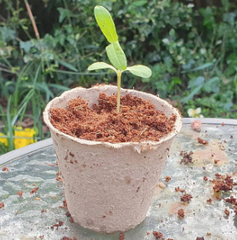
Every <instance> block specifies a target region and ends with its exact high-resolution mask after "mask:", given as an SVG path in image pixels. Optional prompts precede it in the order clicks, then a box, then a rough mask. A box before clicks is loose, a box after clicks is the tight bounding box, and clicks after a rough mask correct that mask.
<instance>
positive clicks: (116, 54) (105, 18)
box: [88, 6, 152, 113]
mask: <svg viewBox="0 0 237 240" xmlns="http://www.w3.org/2000/svg"><path fill="white" fill-rule="evenodd" d="M94 14H95V19H96V21H97V23H98V25H99V27H100V29H101V31H102V33H103V34H104V36H105V37H106V39H107V40H108V42H109V43H110V44H109V45H108V46H107V47H106V53H107V56H108V58H109V60H110V62H111V63H112V65H110V64H107V63H104V62H96V63H93V64H91V65H90V66H89V67H88V71H92V70H97V69H105V68H110V69H113V70H114V71H115V72H116V74H117V87H118V90H117V113H119V112H120V98H121V76H122V73H123V72H124V71H129V72H130V73H132V74H133V75H136V76H139V77H142V78H149V77H150V76H151V75H152V72H151V69H150V68H149V67H146V66H144V65H134V66H131V67H127V58H126V56H125V54H124V51H123V49H122V48H121V46H120V44H119V41H118V35H117V32H116V28H115V24H114V21H113V19H112V17H111V15H110V13H109V11H108V10H107V9H106V8H104V7H102V6H96V7H95V9H94Z"/></svg>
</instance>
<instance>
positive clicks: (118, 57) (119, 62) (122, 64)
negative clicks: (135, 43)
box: [106, 42, 127, 70]
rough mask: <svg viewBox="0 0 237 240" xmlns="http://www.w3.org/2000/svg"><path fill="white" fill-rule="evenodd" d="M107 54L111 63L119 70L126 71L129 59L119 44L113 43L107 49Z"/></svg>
mask: <svg viewBox="0 0 237 240" xmlns="http://www.w3.org/2000/svg"><path fill="white" fill-rule="evenodd" d="M106 53H107V55H108V58H109V60H110V62H111V63H112V64H113V66H114V67H116V68H117V69H119V70H126V67H127V58H126V56H125V54H124V51H123V49H122V48H121V46H120V44H119V42H115V43H111V44H110V45H108V46H107V47H106Z"/></svg>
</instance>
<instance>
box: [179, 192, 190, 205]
mask: <svg viewBox="0 0 237 240" xmlns="http://www.w3.org/2000/svg"><path fill="white" fill-rule="evenodd" d="M192 198H193V197H192V195H191V194H187V193H185V194H184V195H183V196H181V197H180V200H181V201H182V202H186V203H189V202H190V201H191V199H192Z"/></svg>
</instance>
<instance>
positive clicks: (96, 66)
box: [87, 62, 117, 72]
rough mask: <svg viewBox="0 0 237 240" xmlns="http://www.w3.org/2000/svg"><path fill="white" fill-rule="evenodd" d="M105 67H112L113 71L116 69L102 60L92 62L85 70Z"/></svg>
mask: <svg viewBox="0 0 237 240" xmlns="http://www.w3.org/2000/svg"><path fill="white" fill-rule="evenodd" d="M105 68H110V69H113V70H114V71H115V72H116V71H117V70H116V68H115V67H113V66H112V65H110V64H108V63H104V62H96V63H92V64H91V65H90V66H89V67H88V68H87V70H88V71H92V70H97V69H105Z"/></svg>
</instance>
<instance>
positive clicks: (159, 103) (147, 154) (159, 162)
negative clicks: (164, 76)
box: [44, 85, 182, 233]
mask: <svg viewBox="0 0 237 240" xmlns="http://www.w3.org/2000/svg"><path fill="white" fill-rule="evenodd" d="M100 92H105V93H106V94H107V95H111V94H113V93H116V92H117V87H115V86H108V85H103V86H96V87H93V88H90V89H85V88H75V89H73V90H70V91H67V92H65V93H63V94H62V95H61V96H60V97H58V98H55V99H53V100H52V101H51V102H50V103H49V104H48V105H47V107H46V109H45V111H44V121H45V123H46V124H47V126H48V127H49V129H50V131H51V136H52V139H53V141H54V146H55V152H56V155H57V158H58V163H59V170H60V172H61V174H62V177H63V184H64V190H65V196H66V200H67V205H68V209H69V212H70V213H71V215H72V217H73V219H74V221H75V222H77V223H79V224H80V225H82V226H83V227H86V228H90V229H92V230H95V231H99V232H107V233H110V232H115V231H126V230H128V229H130V228H134V227H135V226H137V225H138V224H139V223H141V222H142V221H143V220H144V219H145V217H146V213H147V211H148V208H149V205H150V202H151V199H152V195H153V191H154V188H155V186H156V183H157V181H158V179H159V176H160V173H161V171H162V168H163V166H164V163H165V160H166V159H167V155H168V151H169V148H170V145H171V142H172V140H173V138H174V136H175V135H176V134H177V133H178V132H179V131H180V129H181V126H182V120H181V117H180V114H179V112H178V111H177V109H175V108H173V107H172V106H171V105H170V104H168V103H167V102H165V101H164V100H162V99H160V98H158V97H156V96H154V95H152V94H147V93H143V92H139V91H135V90H125V89H121V94H122V95H125V94H127V93H129V94H131V95H133V96H138V97H142V98H144V99H147V100H150V101H151V102H152V103H153V104H154V105H155V107H156V109H157V110H161V111H163V112H164V113H165V114H166V116H167V117H170V116H171V115H172V114H173V113H174V114H176V115H177V120H176V123H175V128H174V130H173V131H172V132H171V133H170V134H169V135H167V136H165V137H164V138H162V139H160V141H159V142H142V143H137V142H128V143H103V142H96V141H88V140H83V139H79V138H74V137H72V136H69V135H66V134H64V133H62V132H60V131H59V130H57V129H56V128H54V127H53V125H52V124H51V123H50V115H49V109H50V108H52V107H63V108H64V107H66V105H67V102H68V101H70V100H71V99H73V98H76V97H78V96H81V97H82V98H83V99H85V100H88V101H89V105H91V104H93V103H97V99H98V96H99V93H100Z"/></svg>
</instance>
